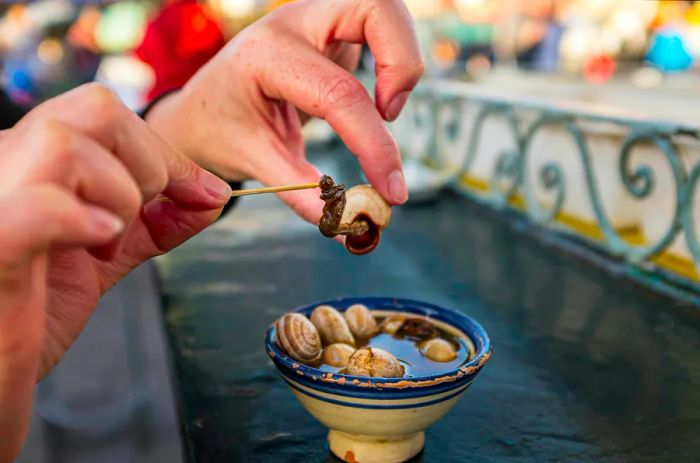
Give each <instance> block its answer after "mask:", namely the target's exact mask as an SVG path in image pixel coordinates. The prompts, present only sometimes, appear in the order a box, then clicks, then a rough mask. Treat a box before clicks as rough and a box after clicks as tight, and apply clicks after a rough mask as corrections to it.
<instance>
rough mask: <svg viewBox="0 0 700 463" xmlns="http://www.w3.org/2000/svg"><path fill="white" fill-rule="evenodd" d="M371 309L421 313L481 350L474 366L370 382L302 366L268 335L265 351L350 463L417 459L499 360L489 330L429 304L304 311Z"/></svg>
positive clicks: (342, 303) (368, 300) (343, 304)
mask: <svg viewBox="0 0 700 463" xmlns="http://www.w3.org/2000/svg"><path fill="white" fill-rule="evenodd" d="M358 303H360V304H364V305H366V306H367V307H368V308H369V309H370V310H371V311H372V312H373V313H374V314H375V315H376V316H378V317H385V316H387V315H393V314H398V313H404V314H409V315H421V316H425V317H428V318H430V319H431V321H432V322H433V323H434V324H435V325H436V326H437V327H438V328H440V329H442V330H444V331H447V332H448V333H451V334H453V335H454V336H458V337H461V338H462V339H464V340H465V342H466V343H467V344H468V345H470V347H473V355H472V358H471V359H470V360H469V362H467V363H466V364H464V365H462V366H461V367H459V368H457V369H453V370H448V371H444V372H441V373H440V374H436V375H433V376H420V377H411V378H366V377H357V376H349V375H341V374H333V373H328V372H324V371H321V370H319V369H317V368H312V367H309V366H306V365H302V364H299V363H298V362H296V361H295V360H293V359H292V358H290V357H289V356H287V355H286V354H285V353H284V352H283V351H282V350H281V349H280V348H279V347H278V346H277V344H276V343H275V328H274V325H273V326H271V327H270V328H269V329H268V330H267V333H266V334H265V350H266V351H267V353H268V355H269V356H270V357H271V358H272V361H273V362H274V364H275V366H276V367H277V369H278V370H279V372H280V373H281V375H282V378H283V379H284V381H285V382H286V383H287V385H288V386H289V387H290V389H291V390H292V392H293V393H294V394H295V395H296V397H297V399H298V400H299V402H301V404H302V405H303V406H304V408H305V409H306V410H307V411H308V412H309V413H311V414H312V415H313V416H314V417H315V418H316V419H318V420H319V421H320V422H321V423H323V424H324V425H326V426H327V427H328V428H330V432H329V433H328V443H329V445H330V449H331V451H332V452H333V453H334V454H335V455H336V456H337V457H338V458H340V459H342V460H344V461H346V462H353V463H355V462H357V463H374V462H376V463H392V462H402V461H406V460H409V459H410V458H412V457H413V456H415V455H416V454H417V453H418V452H420V451H421V449H422V448H423V444H424V441H425V433H424V431H425V429H426V428H427V427H428V426H430V425H432V424H433V423H435V422H436V421H437V420H439V419H440V418H441V417H442V416H443V415H445V413H447V412H448V411H449V410H450V409H451V408H452V407H453V406H454V405H455V403H457V400H459V398H460V397H461V395H462V394H463V393H464V391H466V390H467V389H468V388H469V386H470V385H471V384H472V381H474V379H475V378H476V375H477V374H478V373H479V371H480V370H481V368H482V367H483V366H484V364H485V363H486V362H487V361H488V359H489V358H490V356H491V342H490V341H489V337H488V335H487V334H486V331H485V330H484V329H483V328H482V327H481V325H479V324H478V323H477V322H476V321H474V320H473V319H471V318H469V317H467V316H466V315H463V314H461V313H459V312H456V311H454V310H450V309H446V308H444V307H439V306H436V305H433V304H428V303H425V302H418V301H412V300H407V299H392V298H374V297H365V298H343V299H336V300H330V301H322V302H316V303H314V304H310V305H307V306H305V307H301V308H299V309H297V310H296V312H298V313H301V314H304V315H306V316H309V315H310V314H311V311H312V310H313V309H314V308H316V307H317V306H319V305H322V304H329V305H332V306H333V307H335V308H336V309H338V310H339V311H341V312H343V311H345V310H346V309H347V308H348V307H350V306H351V305H352V304H358Z"/></svg>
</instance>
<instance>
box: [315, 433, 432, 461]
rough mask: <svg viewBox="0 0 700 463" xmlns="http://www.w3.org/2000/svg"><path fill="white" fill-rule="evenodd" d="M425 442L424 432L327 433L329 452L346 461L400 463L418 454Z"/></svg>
mask: <svg viewBox="0 0 700 463" xmlns="http://www.w3.org/2000/svg"><path fill="white" fill-rule="evenodd" d="M424 443H425V433H424V432H417V433H415V434H409V435H407V436H391V437H378V436H363V435H360V434H349V433H346V432H341V431H335V430H333V429H331V430H330V432H329V433H328V444H329V445H330V448H331V452H333V454H334V455H335V456H337V457H338V458H340V459H341V460H343V461H346V462H348V463H401V462H404V461H407V460H410V459H411V458H413V457H414V456H416V455H417V454H418V452H420V451H421V449H422V448H423V444H424Z"/></svg>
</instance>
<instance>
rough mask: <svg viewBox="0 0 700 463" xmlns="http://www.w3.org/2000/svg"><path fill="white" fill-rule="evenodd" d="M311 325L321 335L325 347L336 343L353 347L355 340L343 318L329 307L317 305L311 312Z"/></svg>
mask: <svg viewBox="0 0 700 463" xmlns="http://www.w3.org/2000/svg"><path fill="white" fill-rule="evenodd" d="M311 323H313V324H314V326H315V327H316V329H317V330H318V333H319V334H320V335H321V341H323V345H325V346H327V345H330V344H334V343H336V342H342V343H345V344H350V345H351V346H354V345H355V338H353V337H352V332H351V331H350V327H349V326H348V322H346V321H345V318H343V316H342V315H341V314H340V312H338V311H337V310H335V309H334V308H333V307H331V306H329V305H319V306H318V307H316V308H315V309H314V311H313V312H311Z"/></svg>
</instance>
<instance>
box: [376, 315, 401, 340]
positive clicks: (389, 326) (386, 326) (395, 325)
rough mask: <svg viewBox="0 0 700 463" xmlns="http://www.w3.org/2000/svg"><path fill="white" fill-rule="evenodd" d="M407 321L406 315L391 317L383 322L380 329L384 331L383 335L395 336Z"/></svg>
mask: <svg viewBox="0 0 700 463" xmlns="http://www.w3.org/2000/svg"><path fill="white" fill-rule="evenodd" d="M405 321H406V316H405V315H390V316H388V317H386V318H385V319H384V320H383V321H382V324H381V325H380V326H379V329H380V330H381V331H382V333H387V334H390V335H392V336H394V335H395V334H396V332H397V331H399V329H401V327H402V326H403V323H404V322H405Z"/></svg>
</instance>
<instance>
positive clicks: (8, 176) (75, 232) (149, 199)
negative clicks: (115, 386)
mask: <svg viewBox="0 0 700 463" xmlns="http://www.w3.org/2000/svg"><path fill="white" fill-rule="evenodd" d="M0 153H2V154H1V155H0V217H2V219H1V220H0V243H2V252H1V253H0V410H1V412H0V462H8V461H12V460H13V458H14V457H15V456H16V454H17V453H18V452H19V449H20V448H21V444H22V441H23V440H24V435H25V433H26V429H27V426H28V419H29V411H30V409H31V399H32V393H33V390H34V385H35V383H36V381H37V379H40V378H41V377H42V376H43V375H44V374H46V373H47V372H48V371H49V370H50V369H51V368H52V367H53V366H54V365H55V364H56V363H57V362H58V361H59V360H60V358H61V357H62V356H63V354H64V353H65V351H66V350H67V349H68V347H69V346H70V345H71V343H72V342H73V341H74V340H75V338H76V337H77V336H78V334H79V333H80V331H82V329H83V328H84V326H85V324H86V323H87V321H88V318H89V317H90V315H91V314H92V311H93V309H94V308H95V306H96V304H97V301H98V299H99V297H100V296H101V295H102V293H104V292H105V291H106V290H107V289H108V288H109V287H111V286H112V285H113V284H114V283H115V282H116V281H117V280H118V279H119V278H121V277H122V276H124V275H125V274H126V273H128V272H129V271H130V270H131V269H133V268H134V267H136V266H137V265H138V264H139V263H141V262H143V261H144V260H146V259H148V258H150V257H152V256H154V255H157V254H161V253H163V252H166V251H168V250H170V249H171V248H173V247H175V246H177V245H178V244H180V243H182V242H183V241H185V240H186V239H188V238H190V237H191V236H192V235H194V234H196V233H197V232H199V231H201V230H202V229H204V228H205V227H206V226H207V225H209V224H210V223H211V222H213V221H214V220H215V219H216V217H218V215H219V214H220V212H221V208H222V207H223V205H224V204H225V203H226V202H227V201H228V199H229V197H230V191H231V190H230V188H229V187H228V185H227V184H226V183H224V182H223V181H221V180H220V179H218V178H217V177H216V176H214V175H212V174H210V173H208V172H206V171H204V170H203V169H201V168H199V167H197V166H196V165H195V164H194V163H193V162H192V161H190V160H189V159H187V158H186V157H184V156H182V155H180V154H178V153H176V152H175V151H173V150H171V149H170V148H169V147H168V146H167V145H166V144H165V143H164V142H163V141H162V140H161V139H160V138H159V137H158V136H157V135H155V134H154V133H153V132H152V131H151V130H150V129H149V128H148V126H147V125H146V124H145V123H144V122H143V121H141V120H140V119H139V118H138V116H136V115H135V114H133V113H132V112H131V111H129V110H128V109H127V108H126V107H124V106H123V105H122V104H121V103H120V102H119V100H118V99H117V98H116V96H114V95H113V94H112V93H111V92H110V91H108V90H106V89H104V88H102V87H99V86H96V85H87V86H83V87H80V88H78V89H76V90H74V91H71V92H69V93H66V94H64V95H62V96H60V97H57V98H55V99H53V100H49V101H48V102H46V103H44V104H42V105H40V106H38V107H37V108H36V109H34V110H33V111H31V112H30V113H29V114H28V115H27V116H26V117H25V118H24V119H22V120H21V121H20V122H19V123H18V124H17V125H16V126H15V127H13V128H12V129H9V130H5V131H2V132H0ZM161 194H163V195H164V196H166V197H167V198H169V199H170V201H168V202H163V201H159V200H158V197H159V196H160V195H161Z"/></svg>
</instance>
